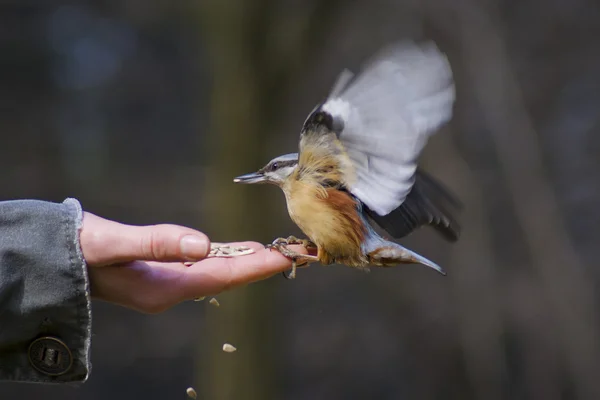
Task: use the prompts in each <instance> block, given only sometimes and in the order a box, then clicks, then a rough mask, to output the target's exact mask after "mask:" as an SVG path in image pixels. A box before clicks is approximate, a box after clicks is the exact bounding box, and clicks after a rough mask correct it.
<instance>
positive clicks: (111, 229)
mask: <svg viewBox="0 0 600 400" xmlns="http://www.w3.org/2000/svg"><path fill="white" fill-rule="evenodd" d="M79 239H80V244H81V250H82V252H83V256H84V258H85V260H86V263H87V265H88V273H89V278H90V289H91V294H92V297H93V298H97V299H100V300H104V301H108V302H111V303H115V304H119V305H122V306H125V307H128V308H132V309H134V310H137V311H141V312H145V313H158V312H162V311H164V310H166V309H168V308H170V307H172V306H174V305H175V304H178V303H180V302H182V301H186V300H191V299H194V298H197V297H203V296H209V295H216V294H218V293H220V292H222V291H225V290H228V289H231V288H234V287H237V286H242V285H245V284H248V283H251V282H255V281H258V280H262V279H265V278H268V277H270V276H272V275H274V274H277V273H280V272H282V271H285V270H286V269H289V268H291V265H292V264H291V261H290V260H289V259H287V258H286V257H284V256H282V255H281V254H280V253H279V252H277V251H270V250H268V249H265V248H264V246H263V245H262V244H260V243H256V242H240V243H231V245H234V246H238V245H243V246H248V247H250V248H252V249H254V250H255V253H253V254H249V255H244V256H239V257H231V258H220V257H216V258H205V257H206V256H207V254H208V252H209V250H210V240H209V239H208V237H206V235H204V234H203V233H201V232H198V231H196V230H194V229H190V228H186V227H182V226H177V225H151V226H132V225H125V224H121V223H118V222H114V221H109V220H107V219H104V218H101V217H98V216H96V215H94V214H91V213H88V212H85V213H84V216H83V228H82V229H81V233H80V235H79ZM290 248H292V249H294V250H295V251H298V252H301V253H306V250H305V249H304V248H303V247H301V246H290ZM187 261H197V262H195V263H194V264H193V265H191V266H189V267H188V266H186V265H184V262H187Z"/></svg>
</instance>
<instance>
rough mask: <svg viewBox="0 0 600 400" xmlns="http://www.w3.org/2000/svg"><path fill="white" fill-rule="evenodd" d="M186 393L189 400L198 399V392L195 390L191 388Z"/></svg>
mask: <svg viewBox="0 0 600 400" xmlns="http://www.w3.org/2000/svg"><path fill="white" fill-rule="evenodd" d="M185 393H186V394H187V395H188V397H189V398H191V399H195V398H197V397H198V395H197V394H196V391H195V390H194V388H192V387H189V388H187V390H186V391H185Z"/></svg>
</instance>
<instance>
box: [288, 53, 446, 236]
mask: <svg viewBox="0 0 600 400" xmlns="http://www.w3.org/2000/svg"><path fill="white" fill-rule="evenodd" d="M454 99H455V89H454V81H453V77H452V70H451V67H450V64H449V62H448V59H447V58H446V56H445V55H444V54H443V53H442V52H440V50H439V49H438V48H437V46H436V45H435V44H434V43H433V42H426V43H423V44H417V43H414V42H411V41H403V42H400V43H397V44H394V45H392V46H389V47H387V48H384V49H383V50H382V51H380V52H379V53H378V54H376V56H375V57H373V58H372V59H371V61H370V62H369V63H368V64H367V65H366V66H365V67H364V68H363V70H362V72H361V73H360V74H359V75H357V76H354V75H353V74H352V73H351V72H349V71H347V70H346V71H344V72H343V73H342V74H341V75H340V77H339V78H338V80H337V82H336V84H335V85H334V87H333V89H332V90H331V92H330V94H329V96H328V98H327V99H326V100H325V102H323V103H322V104H320V105H318V106H317V107H316V108H315V109H314V110H313V112H312V113H311V114H310V115H309V117H308V118H307V120H306V121H305V123H304V127H303V130H302V135H301V140H300V164H301V165H302V164H308V160H307V159H306V154H303V151H304V150H305V149H307V148H310V150H311V153H314V152H315V151H316V149H321V150H322V152H319V153H321V155H324V154H327V155H328V156H329V157H331V156H332V155H333V156H334V157H335V158H336V164H337V166H338V167H340V168H341V169H342V170H343V171H344V176H343V177H342V179H341V180H342V182H341V183H342V184H343V186H345V188H346V189H347V190H349V191H350V192H351V193H352V194H353V195H354V196H356V197H357V198H358V199H359V200H360V201H361V202H362V203H364V205H366V207H367V210H368V213H369V214H370V215H371V217H373V219H375V220H376V222H377V223H378V224H380V225H381V226H382V227H383V228H385V229H386V230H387V231H388V232H389V233H390V234H392V235H393V236H395V237H401V236H405V235H406V234H408V233H410V232H411V231H412V230H414V229H415V228H416V227H418V226H420V225H423V224H425V223H429V224H432V225H434V226H436V225H437V227H438V229H440V231H442V233H444V234H445V236H447V237H448V238H452V237H454V236H456V237H457V235H458V230H457V229H458V227H457V225H456V224H455V223H454V221H453V219H452V218H451V217H450V216H449V214H448V213H447V212H446V211H445V210H444V209H443V207H442V206H439V204H438V203H436V199H443V198H445V197H444V196H441V197H439V196H438V197H435V196H436V195H440V193H442V192H440V190H442V189H441V188H439V186H438V185H437V184H435V182H433V183H432V181H431V180H429V179H427V178H426V177H422V176H418V174H417V159H418V157H419V155H420V154H421V151H422V150H423V147H424V146H425V144H426V143H427V140H428V138H429V136H431V135H432V134H434V133H435V132H436V131H437V130H438V129H439V128H440V127H441V126H442V125H443V124H444V123H446V122H447V121H448V120H450V118H451V117H452V108H453V103H454ZM304 153H308V152H304ZM313 157H317V155H313ZM416 181H418V183H415V182H416ZM413 189H414V190H413ZM446 197H447V196H446Z"/></svg>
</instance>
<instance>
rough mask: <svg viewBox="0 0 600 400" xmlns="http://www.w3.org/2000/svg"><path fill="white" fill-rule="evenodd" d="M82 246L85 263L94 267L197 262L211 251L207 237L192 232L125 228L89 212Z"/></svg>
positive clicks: (165, 226)
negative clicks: (144, 262) (152, 262)
mask: <svg viewBox="0 0 600 400" xmlns="http://www.w3.org/2000/svg"><path fill="white" fill-rule="evenodd" d="M80 244H81V250H82V252H83V256H84V258H85V260H86V262H87V263H88V265H92V266H94V265H96V266H99V265H109V264H115V263H119V262H128V261H134V260H145V261H167V262H168V261H198V260H201V259H203V258H204V257H206V256H207V254H208V252H209V250H210V240H209V239H208V237H207V236H206V235H205V234H203V233H202V232H199V231H197V230H194V229H191V228H186V227H183V226H178V225H169V224H162V225H148V226H133V225H125V224H121V223H118V222H114V221H109V220H107V219H104V218H100V217H98V216H96V215H93V214H90V213H87V212H86V213H85V214H84V218H83V228H82V230H81V233H80Z"/></svg>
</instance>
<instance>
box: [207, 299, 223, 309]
mask: <svg viewBox="0 0 600 400" xmlns="http://www.w3.org/2000/svg"><path fill="white" fill-rule="evenodd" d="M209 303H210V304H212V305H213V306H215V307H219V306H220V305H221V304H220V303H219V300H217V299H215V298H214V297H213V298H212V299H210V301H209Z"/></svg>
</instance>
